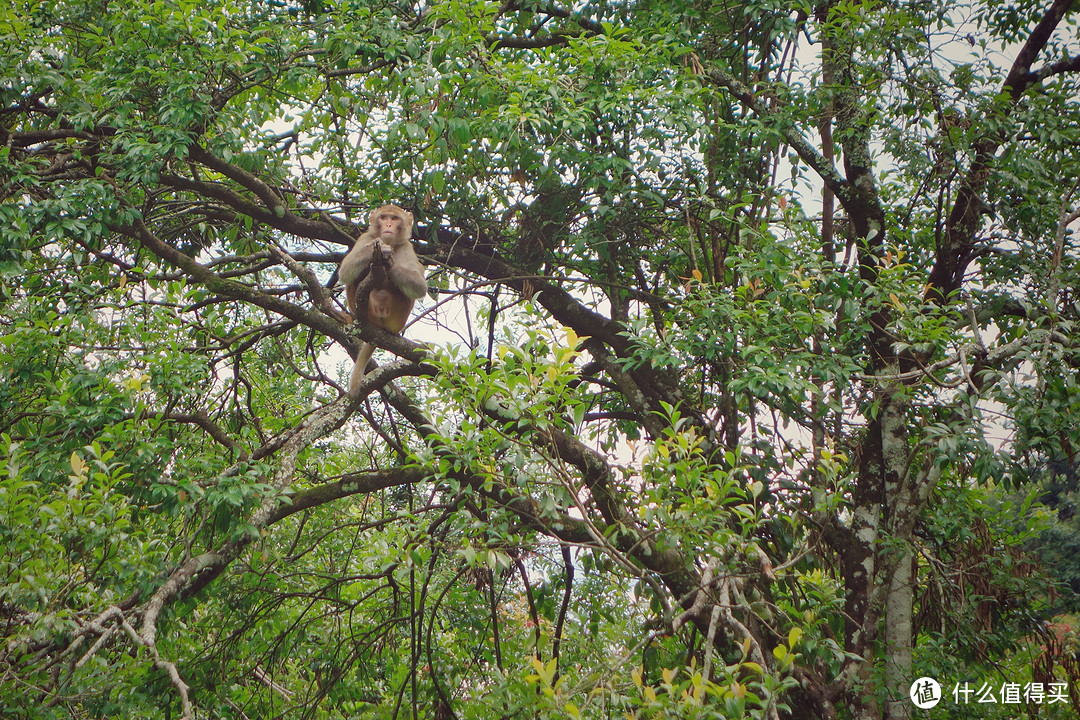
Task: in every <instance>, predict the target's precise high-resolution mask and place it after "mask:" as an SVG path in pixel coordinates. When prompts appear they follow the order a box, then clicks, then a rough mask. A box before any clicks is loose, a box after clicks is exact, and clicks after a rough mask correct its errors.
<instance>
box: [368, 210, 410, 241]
mask: <svg viewBox="0 0 1080 720" xmlns="http://www.w3.org/2000/svg"><path fill="white" fill-rule="evenodd" d="M404 224H405V219H404V218H403V217H401V215H399V214H397V213H395V212H382V213H379V216H378V217H376V218H375V232H376V234H378V236H379V237H380V238H382V239H383V240H393V239H394V238H398V237H400V236H401V230H402V226H403V225H404Z"/></svg>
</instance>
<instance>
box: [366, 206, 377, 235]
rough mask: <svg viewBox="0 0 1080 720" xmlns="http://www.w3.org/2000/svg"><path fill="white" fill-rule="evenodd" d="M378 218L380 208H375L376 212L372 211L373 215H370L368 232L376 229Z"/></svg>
mask: <svg viewBox="0 0 1080 720" xmlns="http://www.w3.org/2000/svg"><path fill="white" fill-rule="evenodd" d="M378 217H379V208H375V209H374V210H372V211H371V214H370V215H368V230H374V229H375V223H376V221H377V220H378Z"/></svg>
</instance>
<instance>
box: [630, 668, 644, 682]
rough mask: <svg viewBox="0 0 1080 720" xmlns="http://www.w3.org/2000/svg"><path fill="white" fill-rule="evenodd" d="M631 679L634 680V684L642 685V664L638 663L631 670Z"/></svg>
mask: <svg viewBox="0 0 1080 720" xmlns="http://www.w3.org/2000/svg"><path fill="white" fill-rule="evenodd" d="M630 679H631V680H633V681H634V685H635V686H637V687H641V666H640V665H638V666H637V667H636V668H634V669H633V670H632V671H631V672H630Z"/></svg>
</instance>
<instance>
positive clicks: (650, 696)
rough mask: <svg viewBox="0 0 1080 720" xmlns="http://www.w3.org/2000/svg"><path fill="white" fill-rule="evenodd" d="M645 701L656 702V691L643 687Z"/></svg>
mask: <svg viewBox="0 0 1080 720" xmlns="http://www.w3.org/2000/svg"><path fill="white" fill-rule="evenodd" d="M644 689H645V699H646V700H648V701H649V702H656V691H655V690H653V689H652V688H651V687H649V686H648V685H646V686H645V688H644Z"/></svg>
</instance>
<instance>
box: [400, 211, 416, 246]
mask: <svg viewBox="0 0 1080 720" xmlns="http://www.w3.org/2000/svg"><path fill="white" fill-rule="evenodd" d="M401 214H402V215H404V216H405V230H406V231H407V232H408V235H406V239H408V238H411V237H412V231H413V216H412V213H411V212H409V211H408V210H402V211H401Z"/></svg>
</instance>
